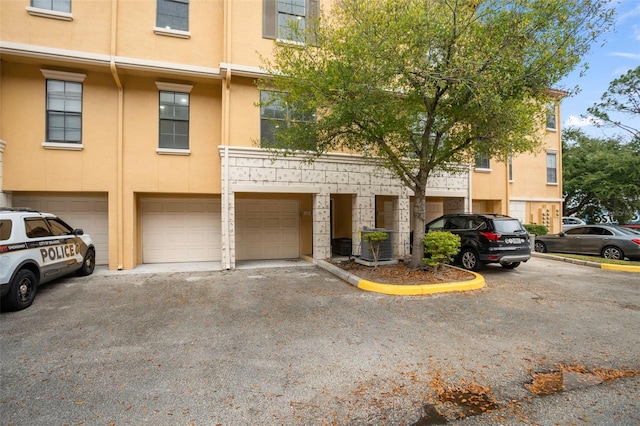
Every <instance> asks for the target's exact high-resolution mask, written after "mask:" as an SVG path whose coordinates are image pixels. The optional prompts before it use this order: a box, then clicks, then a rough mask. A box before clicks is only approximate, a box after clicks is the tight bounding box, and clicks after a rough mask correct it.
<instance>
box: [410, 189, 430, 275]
mask: <svg viewBox="0 0 640 426" xmlns="http://www.w3.org/2000/svg"><path fill="white" fill-rule="evenodd" d="M426 186H427V185H426V183H425V184H424V185H423V186H422V188H416V190H415V197H414V200H413V244H412V253H411V263H410V264H409V266H410V268H411V269H419V268H422V267H423V266H424V262H423V260H422V259H423V258H424V241H423V240H424V218H425V212H426V210H427V208H426V207H427V203H426V201H425V192H426Z"/></svg>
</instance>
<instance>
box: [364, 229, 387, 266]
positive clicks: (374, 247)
mask: <svg viewBox="0 0 640 426" xmlns="http://www.w3.org/2000/svg"><path fill="white" fill-rule="evenodd" d="M387 238H389V234H387V233H386V232H382V231H374V232H369V233H367V234H364V235H363V236H362V239H363V240H365V241H366V242H367V243H369V251H371V254H372V255H373V262H374V265H375V266H376V267H377V266H378V258H379V257H380V245H381V243H382V242H383V241H384V240H386V239H387Z"/></svg>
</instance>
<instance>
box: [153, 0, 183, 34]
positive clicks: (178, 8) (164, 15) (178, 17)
mask: <svg viewBox="0 0 640 426" xmlns="http://www.w3.org/2000/svg"><path fill="white" fill-rule="evenodd" d="M156 26H158V27H161V28H169V29H173V30H181V31H188V30H189V2H188V0H158V4H157V19H156Z"/></svg>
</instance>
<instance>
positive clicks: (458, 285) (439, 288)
mask: <svg viewBox="0 0 640 426" xmlns="http://www.w3.org/2000/svg"><path fill="white" fill-rule="evenodd" d="M317 265H318V266H319V267H321V268H322V269H324V270H326V271H328V272H331V273H332V274H334V275H335V276H337V277H338V278H340V279H342V280H344V281H346V282H348V283H349V284H351V285H353V286H354V287H358V288H359V289H361V290H365V291H371V292H375V293H382V294H390V295H396V296H423V295H427V294H436V293H451V292H461V291H470V290H477V289H480V288H482V287H484V285H485V281H484V277H483V276H482V275H480V274H477V273H475V272H471V271H466V272H470V273H471V274H473V275H474V278H473V279H472V280H468V281H458V282H450V283H438V284H416V285H398V284H382V283H376V282H373V281H368V280H363V279H361V278H359V277H357V276H355V275H353V274H351V273H349V272H347V271H345V270H344V269H342V268H339V267H337V266H335V265H332V264H331V263H329V262H326V261H324V260H318V261H317Z"/></svg>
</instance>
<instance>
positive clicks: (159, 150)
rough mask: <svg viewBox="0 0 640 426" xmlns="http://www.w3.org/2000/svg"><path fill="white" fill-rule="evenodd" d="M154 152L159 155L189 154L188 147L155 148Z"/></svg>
mask: <svg viewBox="0 0 640 426" xmlns="http://www.w3.org/2000/svg"><path fill="white" fill-rule="evenodd" d="M156 153H157V154H160V155H191V150H190V149H172V148H156Z"/></svg>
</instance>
